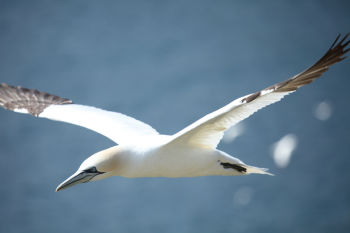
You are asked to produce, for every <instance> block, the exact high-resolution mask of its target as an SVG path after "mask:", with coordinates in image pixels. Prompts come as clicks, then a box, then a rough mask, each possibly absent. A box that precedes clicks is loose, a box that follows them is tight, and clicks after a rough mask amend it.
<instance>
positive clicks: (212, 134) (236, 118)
mask: <svg viewBox="0 0 350 233" xmlns="http://www.w3.org/2000/svg"><path fill="white" fill-rule="evenodd" d="M348 35H349V34H347V35H346V36H345V37H344V38H343V39H342V40H341V41H340V42H339V43H337V42H338V40H339V37H340V35H339V36H338V37H337V39H336V40H335V41H334V43H333V44H332V46H331V47H330V49H329V50H328V51H327V53H326V54H325V55H324V56H323V57H322V58H321V59H320V60H319V61H317V62H316V63H315V64H314V65H313V66H311V67H309V68H308V69H306V70H305V71H304V72H302V73H300V74H297V75H296V76H294V77H292V78H290V79H288V80H286V81H284V82H280V83H277V84H275V85H273V86H270V87H267V88H265V89H264V90H261V91H258V92H256V93H253V94H249V95H246V96H244V97H241V98H238V99H236V100H234V101H232V102H231V103H229V104H228V105H226V106H224V107H222V108H220V109H219V110H217V111H215V112H212V113H210V114H208V115H206V116H204V117H203V118H201V119H199V120H198V121H196V122H194V123H193V124H191V125H189V126H188V127H186V128H184V129H183V130H181V131H180V132H178V133H176V134H175V135H173V136H172V137H173V138H172V140H171V141H170V142H169V143H168V144H167V145H173V144H177V143H181V144H190V145H195V146H199V147H203V148H216V146H217V145H218V144H219V142H220V140H221V138H222V136H223V134H224V131H225V130H227V129H228V128H230V127H231V126H233V125H235V124H237V123H238V122H240V121H242V120H244V119H245V118H247V117H249V116H250V115H252V114H253V113H254V112H256V111H258V110H259V109H261V108H263V107H266V106H267V105H270V104H272V103H275V102H277V101H279V100H281V99H282V98H283V97H284V96H286V95H288V94H290V93H292V92H294V91H296V90H297V89H298V88H299V87H301V86H304V85H306V84H309V83H311V82H312V81H314V80H315V79H316V78H318V77H320V76H321V75H322V74H323V72H325V71H327V70H328V68H329V67H330V66H331V65H333V64H335V63H337V62H339V61H341V60H343V59H344V58H345V57H343V56H344V54H345V53H346V52H348V51H349V48H348V49H346V46H347V45H348V44H349V42H350V41H347V42H345V43H344V41H345V40H346V38H347V36H348Z"/></svg>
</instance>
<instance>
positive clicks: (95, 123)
mask: <svg viewBox="0 0 350 233" xmlns="http://www.w3.org/2000/svg"><path fill="white" fill-rule="evenodd" d="M348 35H349V34H347V35H346V36H345V37H343V38H342V39H340V35H339V36H338V37H337V38H336V40H335V41H334V43H333V44H332V45H331V47H330V48H329V50H328V51H327V52H326V54H325V55H324V56H323V57H321V59H319V60H318V61H317V62H316V63H315V64H314V65H312V66H311V67H309V68H307V69H306V70H305V71H303V72H301V73H299V74H297V75H295V76H293V77H292V78H290V79H287V80H285V81H283V82H280V83H277V84H275V85H272V86H269V87H267V88H265V89H263V90H261V91H258V92H255V93H252V94H249V95H246V96H243V97H241V98H238V99H236V100H234V101H232V102H231V103H229V104H227V105H226V106H224V107H222V108H220V109H218V110H216V111H214V112H212V113H210V114H208V115H206V116H204V117H203V118H201V119H199V120H197V121H196V122H194V123H193V124H191V125H189V126H188V127H186V128H184V129H183V130H181V131H179V132H178V133H176V134H174V135H171V136H165V135H160V134H159V133H158V132H157V131H156V130H155V129H153V128H152V127H151V126H149V125H147V124H145V123H143V122H141V121H139V120H136V119H134V118H132V117H129V116H126V115H124V114H121V113H117V112H111V111H106V110H102V109H99V108H95V107H90V106H85V105H78V104H74V103H73V102H72V101H71V100H69V99H66V98H61V97H59V96H56V95H52V94H48V93H45V92H41V91H38V90H34V89H27V88H23V87H20V86H17V87H14V86H11V85H7V84H4V83H3V84H0V105H1V106H2V107H3V108H5V109H8V110H12V111H16V112H21V113H28V114H31V115H33V116H36V117H43V118H48V119H51V120H57V121H62V122H67V123H71V124H75V125H79V126H82V127H85V128H88V129H91V130H93V131H95V132H97V133H100V134H102V135H104V136H106V137H108V138H109V139H111V140H113V141H114V142H115V143H117V144H119V145H121V146H123V145H128V146H130V145H133V143H135V141H138V142H140V141H143V142H146V143H145V144H147V143H150V145H152V146H155V147H158V148H160V147H161V148H171V149H174V148H175V149H176V148H180V147H181V148H198V149H201V150H208V151H210V150H212V151H216V147H217V145H218V143H219V142H220V140H221V138H222V136H223V134H224V131H225V130H227V129H229V128H230V127H232V126H234V125H235V124H237V123H238V122H240V121H242V120H244V119H245V118H247V117H249V116H250V115H252V114H253V113H254V112H256V111H258V110H259V109H261V108H263V107H265V106H267V105H270V104H272V103H275V102H277V101H279V100H281V99H282V98H283V97H284V96H286V95H288V94H290V93H292V92H294V91H296V90H297V89H298V88H299V87H302V86H304V85H307V84H309V83H311V82H313V81H314V80H315V79H317V78H319V77H320V76H321V75H322V74H323V73H324V72H325V71H327V70H328V69H329V67H330V66H331V65H333V64H335V63H337V62H339V61H341V60H343V59H345V57H344V55H345V54H346V53H347V52H348V51H349V48H347V46H348V45H349V42H350V41H349V40H347V37H348ZM135 146H137V145H135ZM232 161H235V160H232ZM190 162H191V161H190ZM216 162H217V161H216ZM193 163H195V161H193ZM220 165H221V166H220V167H221V168H220V169H223V170H226V171H227V169H232V170H235V171H238V172H240V173H242V174H248V173H249V172H248V171H249V169H248V170H247V167H245V166H243V165H244V164H243V163H242V164H240V163H239V162H237V163H235V162H228V161H221V164H220ZM252 173H255V172H252ZM257 173H259V172H257Z"/></svg>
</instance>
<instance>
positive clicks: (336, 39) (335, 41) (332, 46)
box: [329, 33, 341, 49]
mask: <svg viewBox="0 0 350 233" xmlns="http://www.w3.org/2000/svg"><path fill="white" fill-rule="evenodd" d="M340 36H341V34H340V33H339V34H338V36H337V38H335V40H334V42H333V44H332V45H331V47H330V48H329V49H333V48H334V45H335V44H336V43H337V41H338V40H339V38H340Z"/></svg>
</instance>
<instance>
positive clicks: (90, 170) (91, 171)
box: [84, 167, 104, 174]
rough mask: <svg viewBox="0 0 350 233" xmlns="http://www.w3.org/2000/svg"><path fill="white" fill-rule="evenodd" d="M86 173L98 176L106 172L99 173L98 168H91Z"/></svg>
mask: <svg viewBox="0 0 350 233" xmlns="http://www.w3.org/2000/svg"><path fill="white" fill-rule="evenodd" d="M84 172H87V173H95V174H96V173H97V174H102V173H104V172H99V171H97V169H96V167H91V168H88V169H85V170H84Z"/></svg>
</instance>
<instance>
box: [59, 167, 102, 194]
mask: <svg viewBox="0 0 350 233" xmlns="http://www.w3.org/2000/svg"><path fill="white" fill-rule="evenodd" d="M99 174H101V173H100V172H87V171H79V170H78V171H77V172H76V173H74V174H73V175H71V176H70V177H69V178H68V179H66V180H65V181H63V182H62V183H61V184H60V185H58V186H57V188H56V192H58V191H60V190H63V189H66V188H69V187H72V186H74V185H76V184H80V183H86V182H89V181H90V180H91V179H92V178H94V176H96V175H99Z"/></svg>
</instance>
